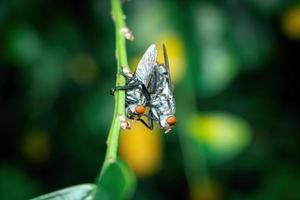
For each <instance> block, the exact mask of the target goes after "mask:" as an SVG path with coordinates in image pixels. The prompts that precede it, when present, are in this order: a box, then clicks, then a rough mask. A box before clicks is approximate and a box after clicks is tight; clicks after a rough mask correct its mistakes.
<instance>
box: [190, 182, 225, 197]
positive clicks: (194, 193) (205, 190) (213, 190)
mask: <svg viewBox="0 0 300 200" xmlns="http://www.w3.org/2000/svg"><path fill="white" fill-rule="evenodd" d="M190 199H191V200H217V199H221V198H220V188H219V186H218V185H217V184H216V183H211V182H198V183H192V186H191V188H190Z"/></svg>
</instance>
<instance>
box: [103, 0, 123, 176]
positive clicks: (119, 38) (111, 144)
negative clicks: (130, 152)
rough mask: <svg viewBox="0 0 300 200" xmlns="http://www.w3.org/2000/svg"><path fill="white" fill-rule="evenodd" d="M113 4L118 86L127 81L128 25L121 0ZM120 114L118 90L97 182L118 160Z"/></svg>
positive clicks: (121, 93)
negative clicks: (124, 74) (123, 30)
mask: <svg viewBox="0 0 300 200" xmlns="http://www.w3.org/2000/svg"><path fill="white" fill-rule="evenodd" d="M111 5H112V18H113V20H114V23H115V31H116V59H117V75H116V86H123V85H125V83H126V81H125V78H124V76H123V75H122V68H128V61H127V52H126V39H125V37H124V33H122V32H121V29H122V28H124V27H126V23H125V21H124V15H123V11H122V6H121V2H120V0H111ZM120 116H125V92H124V91H117V92H116V93H115V108H114V115H113V119H112V124H111V127H110V130H109V133H108V138H107V141H106V144H107V150H106V154H105V160H104V163H103V166H102V169H101V172H100V174H99V176H98V178H97V182H98V181H99V180H100V179H101V177H102V175H103V172H104V171H105V170H106V168H107V167H108V166H109V165H110V164H112V163H114V162H116V160H117V154H118V145H119V135H120V125H121V122H120V119H119V117H120Z"/></svg>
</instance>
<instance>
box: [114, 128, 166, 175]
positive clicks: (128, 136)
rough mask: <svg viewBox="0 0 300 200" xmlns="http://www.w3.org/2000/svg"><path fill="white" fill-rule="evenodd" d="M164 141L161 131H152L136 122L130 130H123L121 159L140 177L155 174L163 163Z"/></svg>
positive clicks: (120, 148) (120, 150)
mask: <svg viewBox="0 0 300 200" xmlns="http://www.w3.org/2000/svg"><path fill="white" fill-rule="evenodd" d="M162 151H163V149H162V141H161V135H160V134H159V131H158V130H157V129H155V130H154V131H151V130H149V129H147V128H146V127H145V126H144V125H143V124H142V123H140V122H135V123H134V124H132V128H131V129H130V130H122V132H121V140H120V147H119V152H120V156H121V158H123V159H124V160H126V161H127V163H128V164H129V166H131V167H132V169H133V171H134V172H135V173H136V174H137V175H138V176H139V177H147V176H151V175H153V174H155V173H156V172H157V171H158V170H159V169H160V166H161V162H162V156H163V155H162V153H163V152H162Z"/></svg>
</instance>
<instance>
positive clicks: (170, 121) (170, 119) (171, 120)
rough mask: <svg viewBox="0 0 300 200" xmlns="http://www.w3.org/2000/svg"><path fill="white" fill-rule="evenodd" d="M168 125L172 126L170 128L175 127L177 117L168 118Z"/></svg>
mask: <svg viewBox="0 0 300 200" xmlns="http://www.w3.org/2000/svg"><path fill="white" fill-rule="evenodd" d="M166 121H167V123H168V124H169V125H170V126H173V125H174V124H176V117H174V116H170V117H168V118H167V120H166Z"/></svg>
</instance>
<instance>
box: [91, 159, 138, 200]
mask: <svg viewBox="0 0 300 200" xmlns="http://www.w3.org/2000/svg"><path fill="white" fill-rule="evenodd" d="M135 184H136V177H135V175H134V173H133V172H132V170H131V169H130V168H129V167H128V165H127V164H126V163H124V162H123V161H120V160H118V161H117V162H115V163H112V164H110V165H109V166H108V167H107V169H106V170H105V171H104V173H103V175H102V177H101V179H100V181H99V183H98V188H99V190H98V191H97V194H96V199H97V200H100V199H101V200H103V199H109V200H110V199H113V200H118V199H129V198H130V197H131V196H132V194H133V192H134V190H135Z"/></svg>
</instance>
